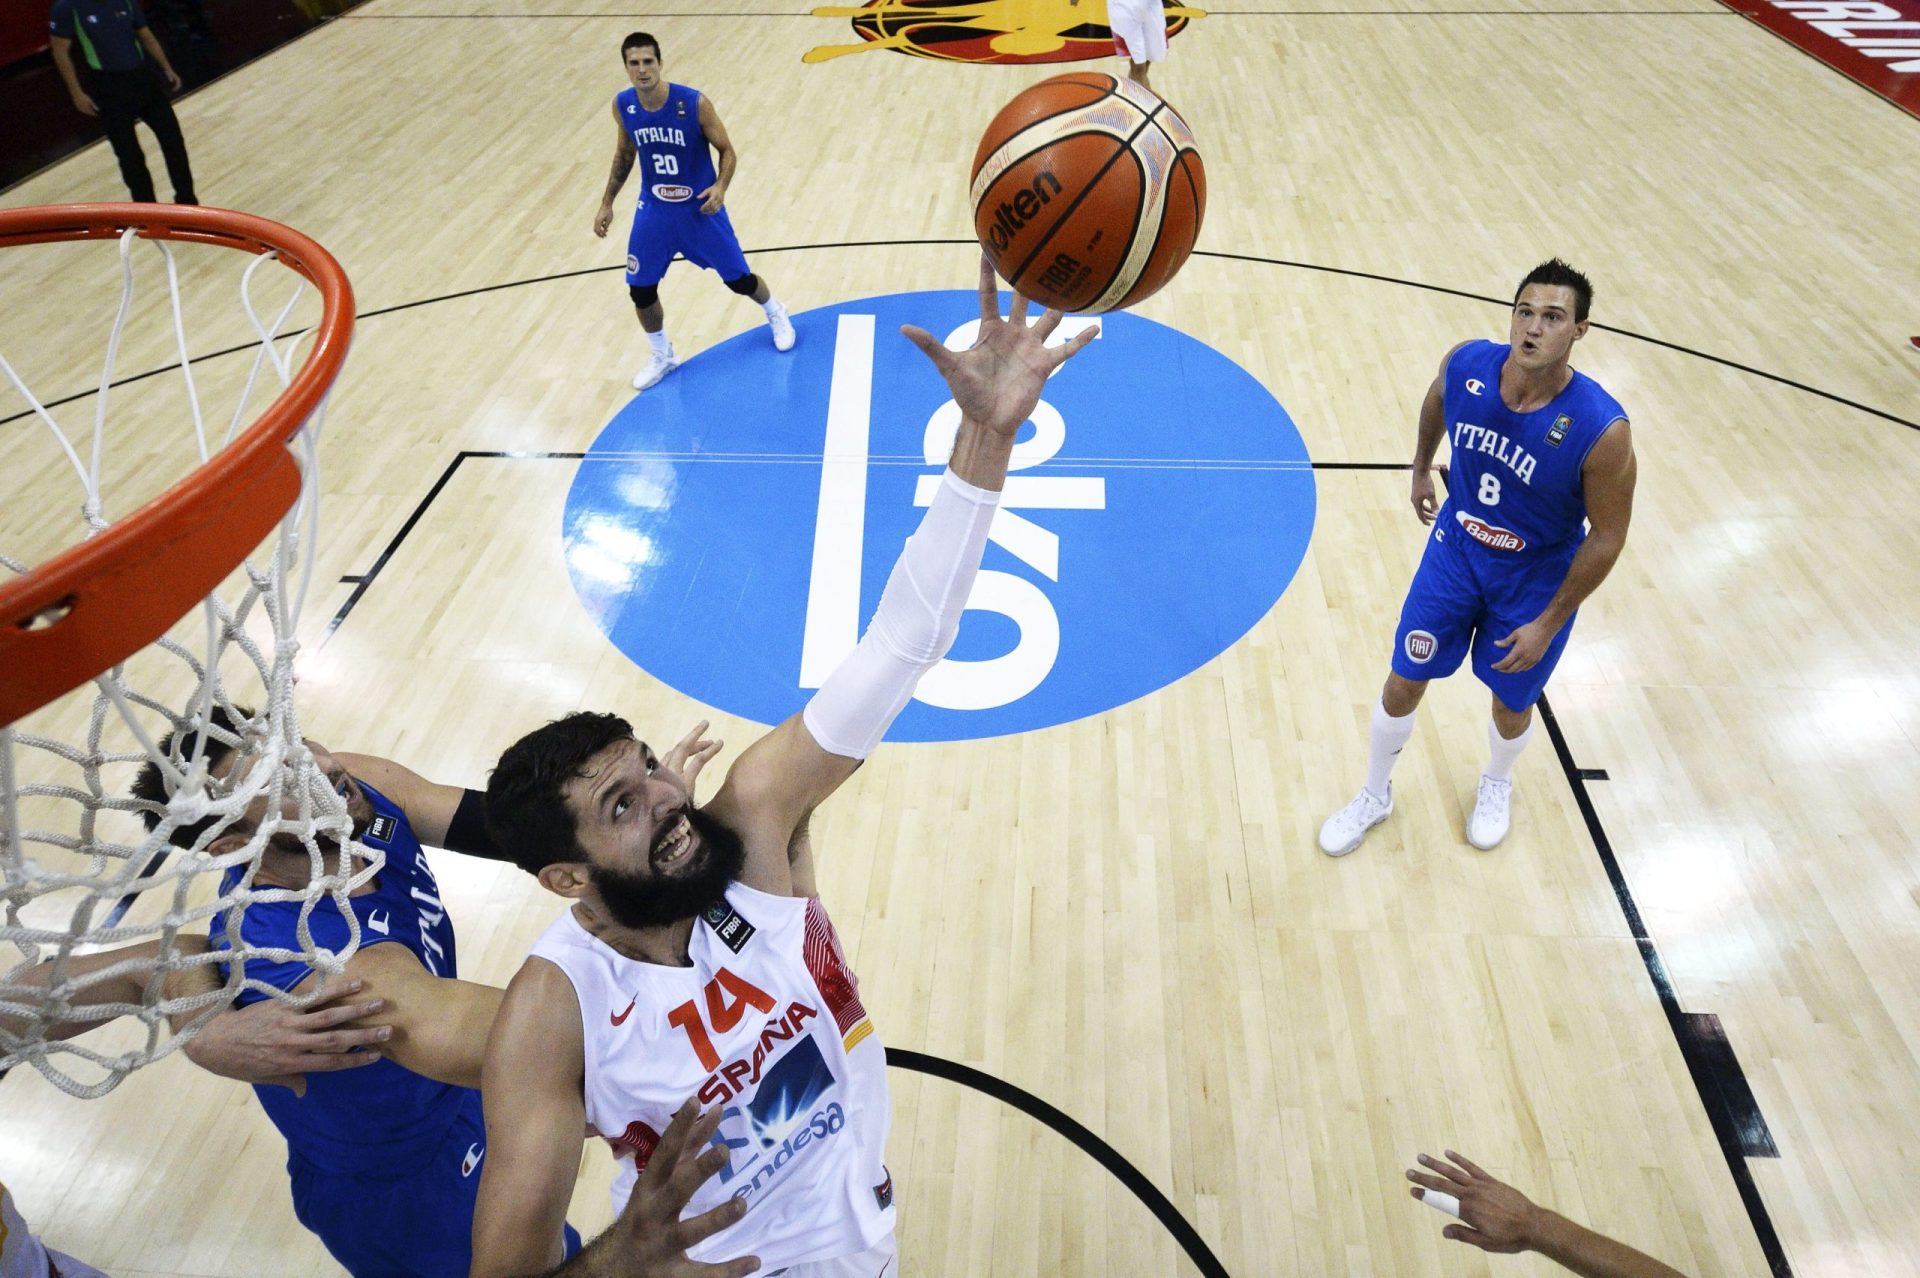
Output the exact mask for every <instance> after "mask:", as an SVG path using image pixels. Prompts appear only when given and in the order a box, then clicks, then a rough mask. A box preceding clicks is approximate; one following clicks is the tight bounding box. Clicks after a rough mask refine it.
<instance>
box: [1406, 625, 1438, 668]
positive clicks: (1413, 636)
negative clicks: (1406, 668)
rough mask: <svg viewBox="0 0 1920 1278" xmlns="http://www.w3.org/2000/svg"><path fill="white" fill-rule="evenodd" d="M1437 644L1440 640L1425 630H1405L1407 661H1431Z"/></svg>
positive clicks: (1423, 662)
mask: <svg viewBox="0 0 1920 1278" xmlns="http://www.w3.org/2000/svg"><path fill="white" fill-rule="evenodd" d="M1439 646H1440V641H1439V640H1437V639H1435V638H1434V637H1433V635H1432V634H1430V633H1429V632H1427V631H1425V630H1409V631H1407V642H1406V649H1407V660H1408V661H1418V662H1420V663H1422V664H1425V663H1426V662H1429V661H1432V660H1433V654H1434V651H1435V650H1436V649H1437V648H1439Z"/></svg>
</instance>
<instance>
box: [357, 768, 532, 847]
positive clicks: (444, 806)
mask: <svg viewBox="0 0 1920 1278" xmlns="http://www.w3.org/2000/svg"><path fill="white" fill-rule="evenodd" d="M333 757H334V758H335V759H337V760H339V761H340V764H341V766H342V767H344V768H346V770H347V771H348V772H351V773H352V774H353V775H354V777H355V778H356V779H358V780H361V781H365V782H367V783H368V784H369V785H371V786H373V788H374V789H376V790H378V791H380V793H382V794H384V795H386V796H387V797H388V798H389V799H392V800H393V801H394V803H396V804H397V805H399V808H400V810H401V811H402V812H404V813H406V814H407V823H408V824H409V825H411V826H412V827H413V833H414V835H415V836H416V837H417V838H418V839H419V840H420V841H421V842H422V843H425V844H427V845H429V846H430V847H436V848H446V849H447V850H448V851H449V852H459V853H461V854H462V855H465V856H477V857H480V858H481V859H483V860H487V861H505V860H508V859H509V858H508V856H507V854H506V853H505V852H503V851H501V850H500V847H499V845H498V844H496V843H495V842H494V841H493V835H492V834H491V833H490V832H489V831H488V829H487V796H486V795H485V794H484V793H482V792H481V791H479V790H468V789H464V788H462V787H460V786H457V785H441V784H440V783H439V782H437V781H429V780H427V779H426V778H425V777H423V776H421V775H420V774H419V773H418V772H415V771H414V770H413V769H412V768H409V767H405V766H403V765H401V764H398V763H395V762H394V761H393V760H392V759H382V758H380V757H379V756H378V755H372V754H343V753H335V755H334V756H333Z"/></svg>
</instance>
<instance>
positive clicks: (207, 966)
mask: <svg viewBox="0 0 1920 1278" xmlns="http://www.w3.org/2000/svg"><path fill="white" fill-rule="evenodd" d="M172 952H173V955H174V957H175V959H176V960H177V959H191V958H192V957H194V956H196V955H201V954H205V953H207V952H208V946H207V938H206V937H204V936H176V937H175V938H174V941H173V946H172ZM160 961H161V960H160V943H159V942H158V941H142V942H139V943H138V944H134V945H122V946H119V947H117V948H115V949H111V950H101V951H99V952H98V953H94V954H79V955H73V956H71V957H70V958H68V960H67V962H66V965H65V966H64V967H63V968H62V970H61V974H62V979H63V981H73V980H77V979H80V978H84V977H88V976H92V975H94V974H95V973H101V974H103V975H101V977H100V979H98V980H94V981H91V982H89V983H88V984H86V985H85V986H83V987H82V988H80V989H77V990H75V991H74V992H73V993H72V994H71V995H69V996H67V998H66V999H65V1002H66V1005H67V1007H68V1008H69V1009H71V1010H73V1011H79V1010H81V1009H83V1008H96V1007H103V1006H106V1005H109V1004H119V1005H121V1006H124V1007H137V1006H139V1004H140V1002H141V1001H142V999H143V998H144V997H145V994H146V987H147V982H148V981H149V980H150V979H152V976H153V972H154V969H155V968H156V967H157V966H159V964H160ZM53 969H54V960H52V959H48V960H47V961H46V962H44V963H40V964H38V965H36V966H34V967H31V968H29V969H27V970H26V971H25V972H23V973H21V974H20V975H19V976H17V977H14V978H13V979H12V980H11V981H10V982H8V984H9V985H10V987H11V989H10V991H9V1001H11V1002H14V1003H16V1004H20V1005H32V1004H33V1003H34V992H35V991H36V990H46V989H48V988H49V987H50V986H51V984H52V982H53ZM219 988H220V976H219V972H218V970H217V969H216V968H215V967H214V965H213V964H212V963H189V964H188V965H186V966H180V967H175V968H173V969H172V970H170V971H168V973H167V976H166V985H165V987H164V991H163V993H164V997H165V998H166V999H167V1000H168V1001H170V1002H172V1001H178V1000H183V999H191V998H195V997H197V996H199V995H202V994H211V993H213V992H214V991H216V990H218V989H219ZM360 993H361V984H360V982H359V981H344V982H338V983H336V984H335V986H334V988H333V989H332V990H331V991H329V992H328V994H327V996H326V997H325V998H324V999H321V1000H320V1001H319V1002H317V1003H315V1004H314V1005H313V1006H311V1007H308V1008H291V1007H288V1006H286V1005H285V1004H284V1003H281V1002H279V1001H278V1000H276V999H263V1000H261V1001H260V1002H258V1003H255V1004H253V1005H252V1006H250V1007H244V1008H239V1009H237V1010H230V1011H222V1012H219V1013H218V1014H215V1015H209V1014H208V1012H207V1010H206V1009H201V1010H198V1011H191V1012H188V1011H183V1012H180V1013H178V1014H175V1015H172V1016H169V1017H168V1021H169V1023H170V1024H171V1025H172V1027H173V1031H174V1032H175V1033H176V1034H179V1033H184V1032H186V1031H187V1030H188V1029H189V1028H194V1027H196V1026H197V1032H196V1033H195V1035H194V1037H193V1039H192V1040H191V1041H189V1042H188V1043H187V1045H186V1047H185V1049H184V1050H185V1052H186V1055H187V1057H188V1059H190V1060H191V1061H193V1063H194V1064H196V1065H198V1066H199V1067H200V1068H201V1069H204V1070H206V1071H207V1072H208V1073H211V1074H219V1075H221V1076H222V1077H225V1078H232V1079H237V1080H239V1081H240V1082H243V1083H278V1084H280V1085H281V1086H284V1087H291V1088H293V1089H294V1090H295V1091H296V1092H298V1091H303V1090H305V1087H306V1082H305V1075H306V1074H308V1073H314V1072H322V1071H333V1070H342V1069H355V1068H358V1067H359V1066H362V1065H371V1064H373V1063H374V1062H375V1061H377V1060H379V1059H380V1053H379V1051H378V1045H379V1044H380V1043H382V1042H384V1041H385V1040H386V1038H387V1037H388V1035H389V1034H390V1033H391V1031H389V1030H388V1029H386V1028H385V1027H376V1026H356V1025H354V1024H352V1022H354V1021H357V1020H359V1019H360V1018H362V1017H365V1016H372V1015H376V1014H377V1013H379V1012H380V1011H381V1009H382V1008H383V1007H384V1004H382V1003H381V1002H380V1001H379V1000H378V999H368V1000H359V1001H354V1002H347V1001H346V1000H349V999H354V998H355V996H357V995H359V994H360ZM44 1006H45V1005H44V1003H43V1004H42V1007H43V1008H44ZM50 1013H51V1009H46V1010H43V1011H40V1012H39V1013H37V1014H33V1015H30V1014H28V1013H26V1012H14V1013H8V1012H0V1041H4V1039H6V1038H13V1039H18V1038H22V1037H24V1036H25V1035H27V1034H28V1033H30V1032H32V1031H33V1028H34V1023H35V1022H36V1021H38V1020H40V1019H43V1018H44V1017H45V1016H47V1015H49V1014H50ZM105 1024H107V1020H104V1019H102V1020H88V1019H80V1018H71V1017H69V1018H63V1019H61V1020H58V1021H54V1022H52V1023H51V1024H48V1025H46V1026H45V1027H44V1029H43V1030H42V1033H41V1036H42V1037H43V1038H45V1039H46V1040H47V1041H48V1042H58V1041H60V1040H62V1039H68V1038H72V1037H73V1036H75V1035H76V1034H84V1033H86V1032H87V1031H88V1030H90V1029H94V1028H96V1027H98V1026H101V1025H105ZM357 1048H358V1049H373V1050H358V1051H356V1050H355V1049H357Z"/></svg>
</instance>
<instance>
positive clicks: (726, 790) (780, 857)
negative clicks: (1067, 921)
mask: <svg viewBox="0 0 1920 1278" xmlns="http://www.w3.org/2000/svg"><path fill="white" fill-rule="evenodd" d="M1061 319H1062V316H1061V314H1060V312H1059V311H1048V312H1046V313H1045V314H1044V315H1042V316H1041V317H1040V319H1039V321H1038V322H1037V323H1034V324H1032V325H1029V324H1028V323H1027V299H1026V298H1024V297H1022V296H1020V295H1019V294H1018V293H1015V294H1014V295H1013V304H1012V307H1011V310H1010V313H1009V315H1008V316H1007V318H1005V319H1002V318H1001V316H1000V295H999V288H998V283H997V281H996V280H995V278H994V274H993V267H992V265H991V264H990V263H989V262H988V261H987V260H986V259H985V258H984V257H983V258H982V259H981V262H980V336H979V338H978V340H977V341H976V342H975V343H974V345H973V347H972V349H970V350H965V351H958V352H955V351H949V350H948V349H947V348H946V347H945V346H943V345H942V344H941V343H940V342H939V341H938V340H937V339H936V338H935V337H934V336H933V335H932V334H931V333H929V332H927V331H926V330H925V329H922V328H913V327H907V328H903V329H902V330H901V331H902V333H903V334H904V335H905V336H906V337H907V339H908V340H909V341H911V342H912V343H913V344H914V345H915V346H918V347H919V348H920V350H921V351H922V352H923V353H924V354H925V355H926V356H927V358H928V359H930V360H932V361H933V363H934V366H935V367H936V368H938V369H939V370H940V375H941V376H942V377H943V378H945V379H946V383H947V388H948V390H949V391H951V392H952V394H953V399H954V402H955V403H956V404H957V405H959V408H960V430H959V435H958V437H957V438H956V439H955V441H954V446H953V454H952V457H951V458H950V459H949V462H948V467H947V474H946V476H945V478H944V480H943V482H942V483H941V485H940V489H939V491H938V492H937V493H936V495H935V497H934V500H933V504H932V505H931V506H930V507H929V508H928V510H927V513H926V516H925V517H924V518H923V519H922V520H921V523H920V527H919V529H918V530H917V531H916V532H915V533H914V534H913V536H912V537H911V538H909V539H908V541H907V544H906V546H905V548H904V549H902V550H901V552H900V558H899V560H898V561H897V562H896V563H895V564H894V566H893V572H892V574H891V575H890V576H889V577H888V578H887V587H886V590H885V591H884V592H883V593H882V594H881V597H880V606H879V608H878V609H876V610H875V612H874V615H873V619H872V620H871V621H870V622H868V624H867V629H866V632H865V633H864V634H863V635H861V637H860V642H859V644H858V646H856V647H855V649H854V651H853V652H852V653H851V654H850V655H849V656H848V657H847V658H846V660H844V661H842V662H841V663H840V665H839V667H837V668H836V669H835V670H834V672H833V673H832V674H830V675H828V676H827V679H826V681H825V682H824V683H823V684H822V685H821V687H820V690H819V692H817V693H816V694H814V697H813V700H812V701H810V702H809V703H808V704H807V707H806V709H805V710H803V711H802V712H801V713H799V714H797V715H794V716H793V717H792V718H790V719H788V720H787V721H786V722H785V723H782V724H781V725H780V726H779V727H777V728H775V729H774V730H773V731H772V732H770V733H768V734H767V735H766V736H764V737H762V738H761V739H760V740H759V741H756V742H755V743H754V744H753V745H752V746H751V747H749V748H748V749H747V751H746V752H745V753H744V754H742V755H741V756H740V759H739V761H738V762H737V763H735V764H734V766H733V770H732V771H731V772H729V773H728V774H727V780H726V783H725V784H724V785H723V786H721V788H720V792H719V794H717V795H716V796H715V797H714V800H713V803H712V805H711V808H712V810H713V812H714V815H716V816H718V817H720V818H721V819H722V820H725V821H726V822H727V823H728V824H729V825H731V826H732V827H733V828H734V829H735V830H736V831H738V832H739V833H740V835H741V837H742V838H743V839H744V840H745V842H746V846H747V864H746V867H745V869H744V871H743V872H742V874H741V879H742V880H743V881H744V882H745V883H747V884H748V886H750V887H755V888H759V889H760V890H761V891H765V892H776V893H782V894H786V893H791V892H793V891H794V890H795V889H794V881H793V873H792V869H791V866H790V864H789V859H788V858H789V848H790V846H791V843H792V837H793V834H794V831H795V830H796V829H797V828H798V827H799V825H800V823H801V822H802V821H803V820H804V819H805V818H806V816H807V814H808V813H810V812H812V811H813V809H814V807H815V806H817V805H818V804H819V803H820V802H821V801H822V800H823V799H825V798H826V797H827V796H828V795H829V794H832V793H833V791H834V790H836V789H838V788H839V786H840V785H841V784H842V783H843V782H845V781H846V779H847V778H848V777H850V776H852V775H853V772H854V769H856V768H858V767H859V766H860V762H861V760H863V759H865V758H866V757H867V755H868V754H869V753H871V752H872V750H873V748H874V747H875V746H876V745H878V744H879V742H880V738H881V736H882V735H884V734H885V732H886V730H887V726H888V725H889V724H891V723H892V722H893V720H894V717H895V716H896V715H898V714H899V713H900V711H901V710H902V709H903V708H904V707H905V706H906V704H907V700H908V698H910V697H911V696H912V695H913V689H914V685H915V684H917V683H918V682H919V680H920V676H921V675H923V674H925V673H926V671H927V670H929V669H931V668H932V666H933V665H934V664H935V663H936V662H938V661H939V660H940V658H941V657H942V656H944V655H945V654H946V651H947V649H948V647H950V646H951V645H952V643H953V638H954V634H955V633H956V632H957V631H958V629H959V626H960V614H961V613H962V612H963V611H964V610H965V608H966V605H967V595H968V593H969V592H970V591H971V590H972V589H973V580H974V576H975V574H976V573H977V572H978V570H979V567H980V556H981V554H982V552H983V551H984V550H985V548H986V542H987V530H988V528H989V526H990V525H991V524H992V522H993V514H994V511H995V509H996V508H997V507H998V505H999V497H1000V489H1001V487H1002V486H1003V485H1004V484H1005V483H1006V477H1007V461H1008V458H1009V457H1010V456H1011V455H1012V451H1013V440H1014V436H1015V435H1016V434H1018V433H1019V430H1020V427H1021V425H1022V424H1023V423H1024V422H1025V421H1026V420H1027V418H1028V417H1029V416H1030V415H1031V414H1032V413H1033V408H1034V405H1035V404H1036V403H1038V402H1039V400H1040V392H1041V391H1042V390H1044V389H1045V387H1046V384H1047V378H1048V377H1049V376H1051V375H1052V373H1053V371H1054V370H1055V369H1057V368H1059V367H1060V365H1061V364H1063V363H1065V362H1066V361H1067V360H1069V359H1071V358H1072V357H1073V356H1074V355H1076V354H1078V353H1079V352H1080V351H1081V350H1083V349H1085V348H1086V345H1087V343H1089V342H1091V341H1092V340H1093V339H1094V338H1095V337H1096V336H1097V335H1098V334H1099V329H1098V328H1097V327H1088V328H1087V329H1085V330H1083V331H1082V332H1080V333H1078V334H1076V335H1075V336H1074V337H1073V338H1071V339H1070V340H1068V341H1066V342H1063V343H1061V344H1059V345H1055V346H1050V345H1048V342H1047V339H1048V338H1050V337H1051V336H1053V334H1054V331H1055V330H1056V329H1058V328H1059V326H1060V321H1061Z"/></svg>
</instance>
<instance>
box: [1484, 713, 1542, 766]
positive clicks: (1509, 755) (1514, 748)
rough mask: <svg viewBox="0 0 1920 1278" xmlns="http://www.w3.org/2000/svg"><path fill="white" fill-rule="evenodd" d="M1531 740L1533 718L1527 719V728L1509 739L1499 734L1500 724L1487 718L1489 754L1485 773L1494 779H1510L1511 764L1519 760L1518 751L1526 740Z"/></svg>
mask: <svg viewBox="0 0 1920 1278" xmlns="http://www.w3.org/2000/svg"><path fill="white" fill-rule="evenodd" d="M1531 740H1533V720H1532V719H1529V720H1527V730H1526V731H1525V732H1523V733H1521V734H1520V735H1519V736H1517V737H1515V738H1513V740H1511V741H1509V740H1507V738H1505V737H1503V736H1501V735H1500V725H1498V724H1496V723H1495V722H1493V720H1491V719H1489V720H1487V749H1488V753H1489V754H1490V755H1491V757H1490V758H1489V760H1488V762H1487V775H1488V776H1490V777H1492V778H1493V779H1494V780H1495V781H1511V780H1512V779H1513V765H1514V764H1515V763H1516V762H1518V761H1519V759H1520V752H1521V751H1522V750H1524V749H1526V748H1527V742H1529V741H1531Z"/></svg>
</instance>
